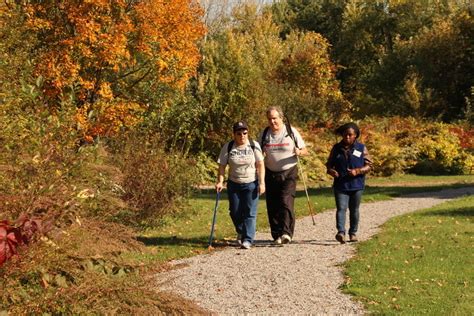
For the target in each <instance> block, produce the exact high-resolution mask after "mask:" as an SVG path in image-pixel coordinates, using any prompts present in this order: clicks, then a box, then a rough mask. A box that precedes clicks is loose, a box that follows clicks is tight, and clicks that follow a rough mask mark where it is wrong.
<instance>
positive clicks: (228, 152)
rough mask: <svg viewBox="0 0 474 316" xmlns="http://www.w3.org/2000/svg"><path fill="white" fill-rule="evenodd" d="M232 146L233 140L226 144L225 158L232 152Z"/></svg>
mask: <svg viewBox="0 0 474 316" xmlns="http://www.w3.org/2000/svg"><path fill="white" fill-rule="evenodd" d="M233 146H234V140H231V141H230V142H229V143H228V144H227V156H229V154H230V151H231V150H232V147H233Z"/></svg>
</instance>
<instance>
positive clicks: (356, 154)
mask: <svg viewBox="0 0 474 316" xmlns="http://www.w3.org/2000/svg"><path fill="white" fill-rule="evenodd" d="M352 154H353V155H354V156H356V157H357V158H359V157H360V155H362V153H361V152H360V151H358V150H357V149H354V151H353V152H352Z"/></svg>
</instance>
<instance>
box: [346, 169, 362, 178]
mask: <svg viewBox="0 0 474 316" xmlns="http://www.w3.org/2000/svg"><path fill="white" fill-rule="evenodd" d="M347 173H348V174H349V175H350V176H352V177H355V176H356V175H358V174H360V169H358V168H354V169H347Z"/></svg>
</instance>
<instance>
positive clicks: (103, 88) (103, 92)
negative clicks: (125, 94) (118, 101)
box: [98, 82, 114, 101]
mask: <svg viewBox="0 0 474 316" xmlns="http://www.w3.org/2000/svg"><path fill="white" fill-rule="evenodd" d="M98 95H99V96H101V97H102V98H103V99H104V100H107V101H110V100H112V98H113V97H114V95H113V93H112V89H111V88H110V83H108V82H104V83H102V84H101V85H100V89H99V92H98Z"/></svg>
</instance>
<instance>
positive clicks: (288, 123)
mask: <svg viewBox="0 0 474 316" xmlns="http://www.w3.org/2000/svg"><path fill="white" fill-rule="evenodd" d="M285 126H286V132H287V133H288V136H290V138H291V139H292V140H293V142H294V143H295V146H296V148H298V149H299V148H300V146H298V141H297V140H296V137H295V134H294V133H293V130H292V129H291V125H290V121H289V120H288V117H287V118H286V123H285Z"/></svg>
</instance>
